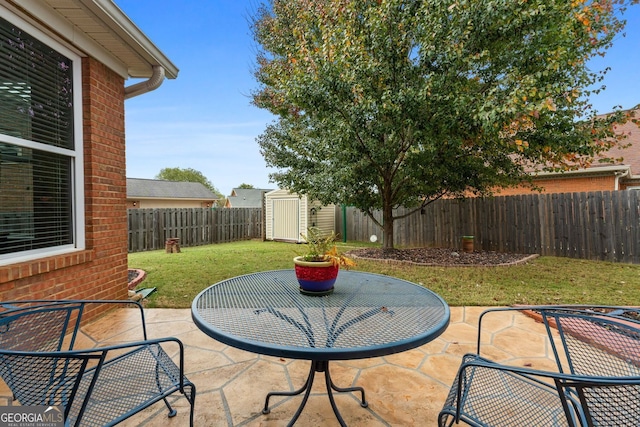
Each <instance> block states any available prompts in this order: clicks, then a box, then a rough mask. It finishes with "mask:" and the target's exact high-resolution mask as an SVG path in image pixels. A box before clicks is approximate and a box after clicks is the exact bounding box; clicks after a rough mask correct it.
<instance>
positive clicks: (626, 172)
mask: <svg viewBox="0 0 640 427" xmlns="http://www.w3.org/2000/svg"><path fill="white" fill-rule="evenodd" d="M630 172H631V168H630V167H629V168H627V169H626V170H623V171H618V172H616V173H614V176H615V181H614V184H613V189H614V190H615V191H618V190H619V189H620V178H622V177H623V176H628V175H630Z"/></svg>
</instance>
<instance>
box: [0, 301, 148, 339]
mask: <svg viewBox="0 0 640 427" xmlns="http://www.w3.org/2000/svg"><path fill="white" fill-rule="evenodd" d="M97 304H107V305H113V306H116V305H118V306H126V305H130V306H133V307H135V308H137V309H138V311H139V313H140V325H141V326H142V339H143V340H146V339H147V326H146V321H145V317H144V308H143V307H142V305H141V304H140V303H139V302H138V301H132V300H49V299H40V300H16V301H4V302H2V303H1V304H0V306H2V307H3V308H5V311H0V319H1V318H3V317H7V316H11V315H15V314H19V313H21V312H26V311H29V310H36V309H43V310H46V309H54V308H56V307H58V308H60V307H72V306H78V307H80V310H79V314H78V319H77V320H76V321H75V323H76V326H75V328H76V331H74V334H75V332H77V328H78V327H79V326H80V323H81V321H82V314H83V313H84V310H85V308H86V306H88V305H97Z"/></svg>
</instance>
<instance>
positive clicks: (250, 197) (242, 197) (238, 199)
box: [225, 188, 272, 208]
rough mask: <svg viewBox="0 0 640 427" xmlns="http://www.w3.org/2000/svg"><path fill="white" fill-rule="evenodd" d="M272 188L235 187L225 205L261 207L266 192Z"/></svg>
mask: <svg viewBox="0 0 640 427" xmlns="http://www.w3.org/2000/svg"><path fill="white" fill-rule="evenodd" d="M269 191H272V189H264V188H234V189H233V190H231V195H230V196H229V197H227V202H226V204H225V206H227V207H232V208H261V207H262V199H263V197H264V194H265V193H268V192H269Z"/></svg>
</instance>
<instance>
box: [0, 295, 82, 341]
mask: <svg viewBox="0 0 640 427" xmlns="http://www.w3.org/2000/svg"><path fill="white" fill-rule="evenodd" d="M83 309H84V305H83V304H82V303H66V302H56V303H47V304H42V305H38V306H12V307H10V308H9V309H7V310H5V311H2V312H0V349H2V350H14V351H61V350H64V349H72V348H73V344H74V342H75V339H76V335H77V333H78V328H79V326H80V318H81V316H82V312H83Z"/></svg>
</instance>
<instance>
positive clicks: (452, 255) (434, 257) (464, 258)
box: [346, 248, 537, 267]
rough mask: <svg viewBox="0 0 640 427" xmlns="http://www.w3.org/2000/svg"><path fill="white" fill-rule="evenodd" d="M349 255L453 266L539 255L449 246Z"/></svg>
mask: <svg viewBox="0 0 640 427" xmlns="http://www.w3.org/2000/svg"><path fill="white" fill-rule="evenodd" d="M346 255H348V256H350V257H352V258H355V259H358V258H363V259H373V260H378V261H386V262H399V263H405V262H406V263H411V264H417V265H435V266H452V267H456V266H457V267H465V266H466V267H469V266H498V265H514V264H519V263H522V262H526V261H529V260H531V259H533V258H535V257H537V255H527V254H514V253H498V252H491V251H473V252H462V251H457V250H455V249H448V248H416V249H392V250H383V249H382V248H365V249H355V250H352V251H349V252H347V254H346Z"/></svg>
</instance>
